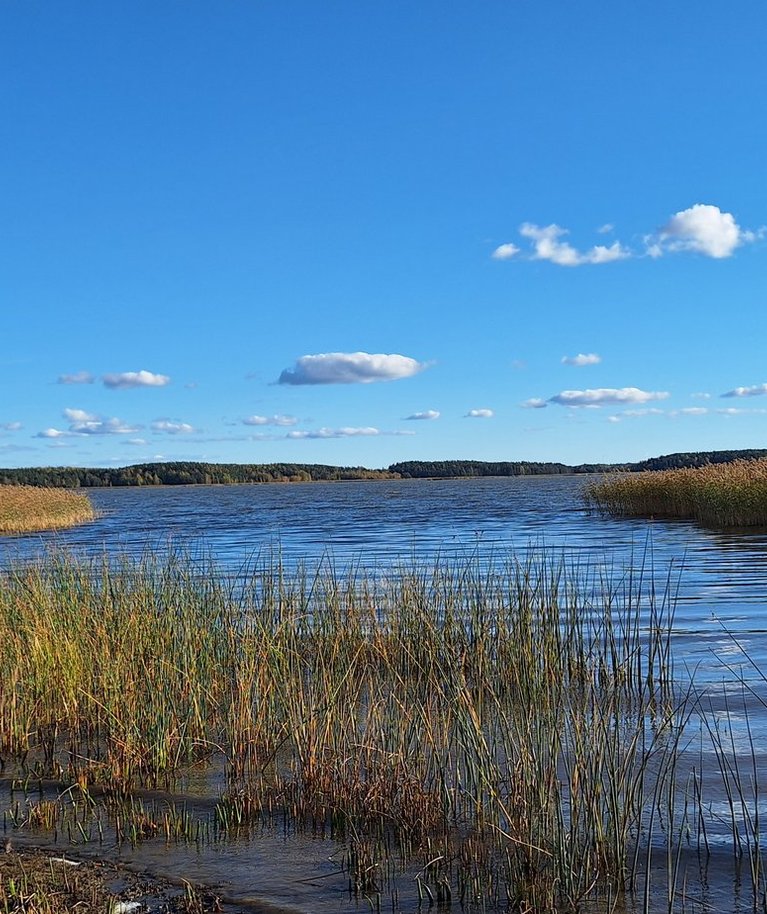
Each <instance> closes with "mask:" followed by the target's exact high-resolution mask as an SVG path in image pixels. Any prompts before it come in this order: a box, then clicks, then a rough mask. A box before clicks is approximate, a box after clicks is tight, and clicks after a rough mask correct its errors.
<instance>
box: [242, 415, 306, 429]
mask: <svg viewBox="0 0 767 914" xmlns="http://www.w3.org/2000/svg"><path fill="white" fill-rule="evenodd" d="M242 422H243V425H278V426H281V427H285V426H290V425H296V423H297V422H298V419H296V417H295V416H248V417H247V419H243V420H242Z"/></svg>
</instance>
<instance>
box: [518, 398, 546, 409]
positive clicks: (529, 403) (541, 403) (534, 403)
mask: <svg viewBox="0 0 767 914" xmlns="http://www.w3.org/2000/svg"><path fill="white" fill-rule="evenodd" d="M548 405H549V404H548V403H547V402H546V400H544V399H543V398H542V397H531V398H530V399H529V400H525V402H524V403H522V408H523V409H546V407H547V406H548Z"/></svg>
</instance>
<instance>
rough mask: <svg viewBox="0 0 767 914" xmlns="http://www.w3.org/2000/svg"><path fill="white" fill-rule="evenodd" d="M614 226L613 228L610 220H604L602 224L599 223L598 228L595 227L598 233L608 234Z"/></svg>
mask: <svg viewBox="0 0 767 914" xmlns="http://www.w3.org/2000/svg"><path fill="white" fill-rule="evenodd" d="M614 228H615V226H614V225H613V224H612V222H605V224H604V225H600V226H599V228H598V229H597V232H598V233H599V234H600V235H609V234H610V232H611V231H612V230H613V229H614Z"/></svg>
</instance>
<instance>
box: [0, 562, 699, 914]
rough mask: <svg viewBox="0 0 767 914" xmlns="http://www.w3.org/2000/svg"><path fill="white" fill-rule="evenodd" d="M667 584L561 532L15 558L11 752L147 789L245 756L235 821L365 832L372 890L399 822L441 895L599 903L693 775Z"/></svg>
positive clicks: (402, 838)
mask: <svg viewBox="0 0 767 914" xmlns="http://www.w3.org/2000/svg"><path fill="white" fill-rule="evenodd" d="M653 593H654V591H653V588H652V587H650V586H648V585H647V583H646V582H645V581H644V580H643V579H642V576H641V574H627V575H626V576H624V577H623V578H622V579H621V580H620V581H616V582H605V581H604V580H602V579H601V578H599V576H597V575H592V574H591V573H590V572H589V570H588V569H585V568H580V567H578V566H576V565H570V564H568V563H567V562H566V561H565V560H563V559H559V560H557V559H553V558H551V557H543V558H541V559H538V560H536V559H529V560H525V561H517V560H516V559H514V558H513V557H511V558H509V559H508V561H507V562H506V563H505V564H503V565H499V564H493V563H490V562H487V563H485V562H483V561H480V560H479V559H478V558H477V559H466V560H465V561H457V562H448V561H446V560H443V561H439V562H437V563H436V564H435V565H433V566H427V565H423V566H418V565H413V566H410V567H403V568H399V569H396V570H395V571H393V572H391V573H389V574H388V575H386V576H384V575H382V574H378V575H372V574H371V575H365V574H364V573H362V572H360V571H359V570H357V571H351V572H348V573H345V574H340V573H338V572H336V571H335V570H334V569H333V568H332V567H329V566H328V565H325V564H323V565H322V566H321V567H319V568H318V569H316V570H315V571H314V572H312V573H308V572H306V571H297V572H290V573H288V572H286V571H285V570H284V569H282V568H281V566H280V565H279V563H277V564H274V565H265V566H264V567H261V568H258V569H254V570H252V571H251V573H250V574H248V575H247V576H246V577H244V578H242V577H240V578H238V579H230V580H227V578H226V577H225V576H222V575H221V574H219V573H217V572H216V570H215V569H214V568H211V567H207V566H204V565H199V564H197V563H195V562H194V561H192V560H191V559H190V558H188V557H183V556H178V555H171V556H169V557H168V558H166V559H160V558H157V557H154V556H148V557H146V558H144V559H143V560H141V561H138V562H132V561H128V560H125V561H122V562H116V563H115V562H109V561H107V560H103V561H101V562H90V563H89V562H85V561H82V560H77V559H74V558H72V557H70V556H65V555H58V556H56V555H53V556H49V557H47V558H45V559H43V560H42V561H40V562H39V563H37V564H33V565H31V566H27V567H17V568H15V569H13V570H12V571H11V572H10V573H8V574H6V575H5V576H4V578H3V579H2V583H0V683H2V690H1V691H0V751H1V752H2V753H3V754H9V755H12V756H13V757H15V758H17V759H21V760H22V761H23V762H24V764H25V765H26V766H27V767H28V768H30V769H33V770H35V771H37V772H38V773H43V772H45V773H54V774H57V775H58V776H60V777H63V778H64V779H66V780H68V781H70V782H75V781H77V782H79V784H80V785H81V786H82V787H86V788H87V786H88V784H90V783H92V782H99V783H102V784H104V785H106V786H107V787H109V788H110V789H111V790H116V791H118V792H120V793H123V794H127V793H129V792H130V790H131V789H132V788H133V787H135V786H137V785H170V784H172V783H173V780H174V778H175V777H176V776H177V775H178V774H179V773H180V772H182V771H183V770H184V768H185V767H186V766H189V765H190V764H193V763H199V762H200V760H203V759H206V758H210V759H214V758H215V759H221V760H223V762H224V764H225V766H226V770H227V772H228V786H227V789H226V791H225V792H224V794H223V796H222V798H221V802H220V804H219V809H218V817H219V826H220V827H221V828H223V829H231V828H234V827H241V826H247V825H248V823H252V822H255V821H259V820H260V818H261V817H262V816H265V815H269V814H270V813H271V812H274V811H276V810H278V809H280V810H283V811H284V812H285V814H287V815H288V816H289V817H290V818H291V820H293V821H296V822H303V823H305V824H309V825H311V826H313V827H314V828H315V829H319V830H322V831H324V830H326V829H327V830H328V831H330V832H332V833H333V834H334V835H336V836H337V837H341V838H344V836H345V839H346V840H347V841H348V842H349V843H350V846H351V847H352V848H353V851H354V854H353V857H354V860H355V861H356V863H355V866H356V867H357V870H356V876H355V880H356V884H357V885H360V886H362V887H364V888H366V889H367V888H370V886H371V885H372V881H371V880H372V876H371V874H372V873H373V872H374V869H375V866H376V864H377V863H381V857H380V854H379V852H378V851H377V850H376V848H379V847H390V848H391V847H396V848H398V851H397V853H399V854H401V855H403V856H404V857H410V856H413V855H415V858H416V859H418V858H420V859H421V861H422V863H421V866H422V869H421V870H420V871H419V876H418V886H419V891H420V892H423V893H424V897H427V896H429V895H431V896H433V897H434V898H437V897H439V898H441V899H442V900H445V899H446V898H447V897H448V895H449V893H450V892H451V886H452V889H453V890H455V891H456V893H457V894H460V893H462V892H465V893H469V894H472V893H474V892H476V891H478V890H481V891H482V893H483V894H485V895H486V896H487V897H494V898H506V899H508V903H509V905H510V906H511V908H512V909H513V910H519V911H523V910H535V911H555V910H557V911H576V910H578V909H579V907H580V906H581V905H582V903H583V902H584V900H585V899H593V898H616V897H618V896H619V895H620V894H621V893H622V892H625V891H629V890H631V888H632V886H633V884H634V882H635V880H636V878H637V875H638V873H639V872H640V871H641V868H642V858H641V856H640V855H639V852H638V848H639V847H640V843H641V841H642V840H643V837H642V836H643V835H646V834H647V832H648V830H651V826H652V823H651V820H650V816H651V808H652V804H651V803H650V802H649V801H650V799H652V798H653V797H655V798H656V799H657V797H662V796H665V795H666V794H665V793H664V791H668V790H670V789H672V788H671V786H669V785H670V784H671V781H670V779H669V774H668V766H664V765H663V764H661V763H660V759H662V757H663V754H664V753H668V751H669V746H672V747H673V745H674V743H675V740H676V739H677V738H678V733H679V731H680V729H681V721H682V718H683V715H682V714H680V707H681V706H683V705H684V696H683V695H679V694H677V692H676V689H675V684H674V678H673V670H672V668H671V665H670V657H671V654H670V651H669V646H668V641H669V638H670V632H671V625H672V610H673V607H672V606H671V604H670V603H669V602H664V601H663V600H660V601H655V598H654V596H653ZM672 751H673V749H672ZM371 867H373V869H371ZM467 897H468V896H467Z"/></svg>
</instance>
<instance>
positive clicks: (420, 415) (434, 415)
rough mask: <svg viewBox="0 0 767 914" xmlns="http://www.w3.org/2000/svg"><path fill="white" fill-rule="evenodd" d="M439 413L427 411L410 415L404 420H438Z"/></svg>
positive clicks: (434, 410)
mask: <svg viewBox="0 0 767 914" xmlns="http://www.w3.org/2000/svg"><path fill="white" fill-rule="evenodd" d="M439 417H440V412H439V410H437V409H427V410H424V412H422V413H411V414H410V415H409V416H405V418H406V419H415V420H421V419H425V420H429V419H439Z"/></svg>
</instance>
